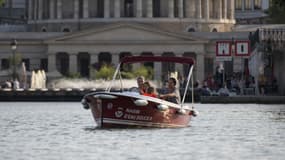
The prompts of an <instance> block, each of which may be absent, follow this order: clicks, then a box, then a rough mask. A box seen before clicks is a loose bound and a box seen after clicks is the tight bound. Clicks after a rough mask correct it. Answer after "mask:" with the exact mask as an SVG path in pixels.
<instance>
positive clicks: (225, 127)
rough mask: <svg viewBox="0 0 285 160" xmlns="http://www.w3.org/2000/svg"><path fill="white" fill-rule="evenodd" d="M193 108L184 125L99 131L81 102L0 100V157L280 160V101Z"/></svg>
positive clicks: (284, 112) (284, 151)
mask: <svg viewBox="0 0 285 160" xmlns="http://www.w3.org/2000/svg"><path fill="white" fill-rule="evenodd" d="M195 106H196V109H197V110H198V111H199V112H200V114H199V116H198V117H196V118H195V119H193V121H192V122H191V125H190V126H189V127H186V128H180V129H104V130H103V129H96V127H95V125H94V122H93V119H92V117H91V113H90V110H84V109H82V107H81V104H80V103H50V102H47V103H22V102H21V103H18V102H17V103H0V159H1V160H89V159H90V160H100V159H102V160H128V159H129V160H145V159H150V160H152V159H155V160H165V159H166V160H167V159H171V160H173V159H177V160H189V159H193V160H284V157H285V106H284V105H257V104H246V105H245V104H226V105H225V104H222V105H220V104H196V105H195Z"/></svg>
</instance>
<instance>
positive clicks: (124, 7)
mask: <svg viewBox="0 0 285 160" xmlns="http://www.w3.org/2000/svg"><path fill="white" fill-rule="evenodd" d="M28 3H29V5H28V6H29V9H28V10H29V13H28V17H29V26H30V30H31V31H47V32H61V31H66V32H69V31H78V30H82V29H86V28H90V27H97V26H100V25H104V24H106V23H116V22H121V21H124V22H136V23H144V24H148V25H154V26H159V27H162V28H164V29H165V30H172V31H174V30H175V31H176V32H185V31H206V32H211V31H230V30H231V28H232V26H233V25H234V24H235V18H234V0H47V1H44V0H29V1H28ZM63 4H64V5H63Z"/></svg>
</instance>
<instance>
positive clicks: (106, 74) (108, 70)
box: [91, 65, 115, 80]
mask: <svg viewBox="0 0 285 160" xmlns="http://www.w3.org/2000/svg"><path fill="white" fill-rule="evenodd" d="M91 72H93V73H91V75H92V79H105V80H110V79H112V78H113V75H114V73H115V68H114V67H113V66H110V65H103V66H102V67H101V68H100V70H99V71H96V70H92V71H91Z"/></svg>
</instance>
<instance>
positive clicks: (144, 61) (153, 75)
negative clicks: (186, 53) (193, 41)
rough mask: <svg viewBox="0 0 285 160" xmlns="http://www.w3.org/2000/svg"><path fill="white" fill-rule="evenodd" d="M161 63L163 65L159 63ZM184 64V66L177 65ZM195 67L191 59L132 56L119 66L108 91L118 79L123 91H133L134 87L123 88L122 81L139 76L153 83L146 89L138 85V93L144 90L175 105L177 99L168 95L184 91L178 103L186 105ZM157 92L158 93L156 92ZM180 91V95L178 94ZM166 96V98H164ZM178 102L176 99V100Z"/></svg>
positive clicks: (122, 61)
mask: <svg viewBox="0 0 285 160" xmlns="http://www.w3.org/2000/svg"><path fill="white" fill-rule="evenodd" d="M159 62H161V63H159ZM134 63H136V64H137V63H140V64H141V65H136V66H134V65H133V64H134ZM175 64H182V65H175ZM193 66H194V60H193V59H192V58H190V57H167V56H132V57H124V58H123V59H121V62H120V64H119V65H118V66H117V68H116V71H115V73H114V76H113V81H112V82H111V84H110V85H109V87H108V88H107V89H106V91H110V90H111V88H112V87H113V84H114V82H115V80H116V79H117V77H119V80H120V85H121V87H120V89H121V91H123V90H125V88H131V89H132V90H129V91H133V90H134V87H133V86H123V82H122V79H128V78H135V77H138V76H147V78H146V79H147V80H145V79H144V80H143V82H147V81H151V82H152V85H149V86H148V87H146V88H143V86H140V84H138V85H137V88H136V91H138V92H141V91H140V90H144V93H145V95H146V96H152V97H159V96H160V95H162V96H161V97H160V98H165V99H169V100H172V101H173V102H174V103H175V101H174V99H175V98H168V97H167V96H166V94H168V95H171V94H173V95H174V94H176V95H177V94H178V93H179V91H183V90H184V94H183V97H182V100H180V97H179V98H178V99H179V101H177V103H178V104H179V103H181V104H182V103H184V100H185V96H186V92H187V89H188V87H189V81H190V79H191V76H192V72H193ZM171 78H173V79H174V80H175V85H174V87H173V86H171V85H173V84H169V83H171V82H173V81H171ZM154 90H156V91H157V92H155V91H154ZM177 90H178V93H177ZM164 96H165V97H164ZM175 100H176V99H175Z"/></svg>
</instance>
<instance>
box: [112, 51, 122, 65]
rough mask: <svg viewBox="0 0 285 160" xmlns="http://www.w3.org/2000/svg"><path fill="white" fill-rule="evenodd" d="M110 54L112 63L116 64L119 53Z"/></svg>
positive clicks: (118, 59)
mask: <svg viewBox="0 0 285 160" xmlns="http://www.w3.org/2000/svg"><path fill="white" fill-rule="evenodd" d="M110 54H111V55H112V63H113V64H114V65H115V66H117V65H118V64H119V62H120V58H119V53H115V54H114V53H113V54H112V53H110Z"/></svg>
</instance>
